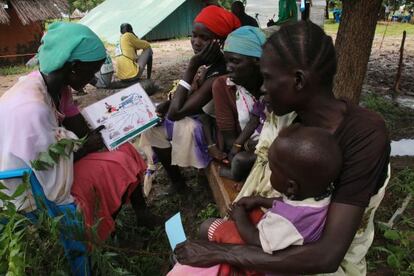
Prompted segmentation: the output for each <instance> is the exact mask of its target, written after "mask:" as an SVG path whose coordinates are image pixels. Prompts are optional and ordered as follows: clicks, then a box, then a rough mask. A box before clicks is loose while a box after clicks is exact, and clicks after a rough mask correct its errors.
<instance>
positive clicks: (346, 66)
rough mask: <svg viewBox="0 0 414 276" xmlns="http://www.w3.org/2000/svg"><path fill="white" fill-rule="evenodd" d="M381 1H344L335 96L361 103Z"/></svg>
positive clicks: (338, 44) (338, 42)
mask: <svg viewBox="0 0 414 276" xmlns="http://www.w3.org/2000/svg"><path fill="white" fill-rule="evenodd" d="M381 3H382V0H344V1H343V2H342V18H341V23H340V24H339V30H338V35H337V37H336V42H335V48H336V50H337V58H338V72H337V74H336V77H335V85H334V93H335V95H336V96H337V97H341V98H348V99H350V100H351V101H352V102H354V103H358V102H359V98H360V95H361V91H362V84H363V82H364V78H365V74H366V71H367V65H368V60H369V56H370V54H371V48H372V42H373V39H374V35H375V28H376V25H377V20H378V12H379V10H380V7H381Z"/></svg>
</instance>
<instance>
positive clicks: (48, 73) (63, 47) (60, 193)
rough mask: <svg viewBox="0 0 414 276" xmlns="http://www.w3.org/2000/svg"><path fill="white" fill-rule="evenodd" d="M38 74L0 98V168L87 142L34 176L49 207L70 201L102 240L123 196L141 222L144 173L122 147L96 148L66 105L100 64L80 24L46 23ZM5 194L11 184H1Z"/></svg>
mask: <svg viewBox="0 0 414 276" xmlns="http://www.w3.org/2000/svg"><path fill="white" fill-rule="evenodd" d="M38 57H39V64H40V70H39V71H35V72H32V73H31V74H29V75H27V76H26V77H23V78H21V79H20V80H19V81H18V82H17V83H16V84H15V85H14V86H13V87H12V88H10V89H9V90H8V91H7V92H6V93H5V94H4V95H3V96H2V97H1V98H0V129H2V131H3V135H1V136H0V160H1V162H0V170H1V171H4V170H11V169H17V168H21V167H31V161H32V160H34V159H37V158H38V156H39V154H40V153H41V152H45V151H47V150H48V148H49V146H50V145H52V144H55V143H57V142H58V141H59V140H61V139H64V138H72V139H77V138H78V137H87V139H86V142H85V143H84V145H83V146H81V147H80V148H78V149H77V150H75V152H73V153H70V155H69V158H59V159H58V161H57V164H56V165H54V166H53V168H51V169H48V170H42V171H36V170H35V171H34V172H35V174H36V177H37V178H38V180H39V182H40V184H41V185H42V188H43V190H44V192H45V195H46V197H47V199H49V200H50V201H53V202H55V203H56V204H68V203H71V202H73V201H74V202H75V203H76V204H77V205H78V207H79V208H80V210H81V212H82V214H83V215H84V219H85V223H86V225H87V226H92V225H94V224H96V223H97V222H98V221H99V227H98V234H99V236H100V238H101V239H106V238H107V237H108V236H109V234H110V233H111V232H112V231H113V229H114V226H115V224H114V218H113V216H114V214H116V213H117V212H118V210H119V209H120V207H121V204H122V203H124V202H126V201H127V200H129V199H131V203H132V204H133V207H134V209H135V210H136V211H137V218H138V219H139V220H138V223H139V224H141V225H145V224H149V223H150V222H151V221H149V219H151V217H152V216H151V215H150V214H149V213H148V211H147V209H146V205H145V201H144V199H143V198H142V194H141V189H139V188H137V187H138V185H139V182H140V179H141V177H142V175H143V173H144V171H145V169H146V165H145V163H144V161H143V160H142V159H141V157H140V156H139V154H138V153H137V151H136V150H135V149H134V147H133V146H132V145H130V144H126V145H125V146H122V147H120V148H119V149H118V150H117V151H113V152H107V151H103V152H98V151H99V150H101V149H102V148H103V142H102V138H101V135H100V134H99V131H96V130H90V129H89V128H88V126H87V124H86V122H85V120H84V118H83V117H82V115H81V114H80V113H79V110H78V108H77V107H76V106H75V105H74V103H73V100H72V94H71V88H73V89H76V90H77V89H81V88H83V87H84V86H85V85H86V84H87V83H88V82H89V81H90V80H91V79H92V78H93V76H94V74H95V73H96V72H97V71H98V70H99V68H100V67H101V65H102V63H103V62H104V60H105V57H106V52H105V47H104V45H103V43H102V42H101V40H100V39H99V38H98V37H97V35H96V34H95V33H94V32H92V31H91V30H90V29H89V28H88V27H86V26H83V25H80V24H73V23H63V22H59V23H54V24H52V25H50V27H49V30H48V32H47V34H46V35H45V36H44V37H43V39H42V45H41V47H40V49H39V54H38ZM5 182H6V183H5V184H6V186H7V187H8V188H9V189H10V190H9V192H10V193H13V191H14V189H15V188H16V187H17V185H15V184H16V183H14V180H8V181H5ZM33 202H34V201H33V196H32V195H31V194H30V192H29V191H27V194H24V195H23V196H22V197H19V198H18V199H17V200H16V202H15V203H16V206H18V207H19V208H20V210H21V211H25V212H29V211H32V210H33V209H34V208H35V205H34V204H33Z"/></svg>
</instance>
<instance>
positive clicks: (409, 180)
mask: <svg viewBox="0 0 414 276" xmlns="http://www.w3.org/2000/svg"><path fill="white" fill-rule="evenodd" d="M410 193H411V194H412V195H414V171H413V170H412V169H407V168H406V169H404V170H402V171H400V172H398V173H397V174H396V175H395V176H394V177H393V178H392V179H391V183H390V184H389V186H388V194H389V195H391V196H392V198H391V199H390V200H391V201H396V202H395V204H389V202H387V201H386V202H383V203H382V204H381V206H380V209H379V210H378V211H379V215H381V213H385V214H386V216H385V219H388V218H389V217H390V215H391V214H392V213H393V212H394V211H395V208H397V207H399V206H400V205H401V203H402V201H403V200H404V198H405V196H406V195H407V194H410ZM387 203H388V205H386V204H387ZM390 208H392V210H391V211H392V212H391V213H390V212H388V210H387V212H384V209H390ZM413 208H414V203H413V202H411V204H410V205H409V206H408V207H407V209H406V210H405V215H404V214H403V216H402V219H400V220H399V221H397V223H396V224H395V226H394V228H389V227H387V226H385V225H382V224H378V226H379V227H378V232H379V233H378V234H379V235H378V236H379V237H380V239H377V240H376V241H375V242H374V244H373V247H372V248H371V249H370V252H369V254H368V263H369V264H370V267H371V270H377V269H378V266H382V267H388V268H390V269H392V273H393V275H403V276H405V275H407V276H408V275H414V220H413V218H412V216H411V212H412V210H413ZM377 220H378V218H377ZM381 220H383V219H381Z"/></svg>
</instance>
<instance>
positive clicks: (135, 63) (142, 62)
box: [115, 23, 153, 82]
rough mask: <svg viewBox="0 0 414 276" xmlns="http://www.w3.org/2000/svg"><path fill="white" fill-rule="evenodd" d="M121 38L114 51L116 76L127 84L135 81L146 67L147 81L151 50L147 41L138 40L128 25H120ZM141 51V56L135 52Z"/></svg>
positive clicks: (149, 72)
mask: <svg viewBox="0 0 414 276" xmlns="http://www.w3.org/2000/svg"><path fill="white" fill-rule="evenodd" d="M121 34H122V35H121V38H120V39H119V45H118V46H117V48H116V50H115V56H116V69H117V70H116V76H117V77H118V78H119V79H120V80H122V81H127V82H134V81H137V80H138V79H139V78H140V77H141V76H142V74H143V73H144V69H145V66H147V79H151V72H152V55H153V53H152V49H151V45H150V44H149V42H148V41H145V40H141V39H139V38H138V37H137V36H136V35H135V34H134V31H133V29H132V26H131V25H130V24H128V23H124V24H122V25H121ZM139 50H143V51H142V53H141V55H140V56H138V55H137V51H139Z"/></svg>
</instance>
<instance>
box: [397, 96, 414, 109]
mask: <svg viewBox="0 0 414 276" xmlns="http://www.w3.org/2000/svg"><path fill="white" fill-rule="evenodd" d="M397 103H398V104H400V105H402V106H405V107H408V108H411V109H414V98H413V97H408V96H401V97H397Z"/></svg>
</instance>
